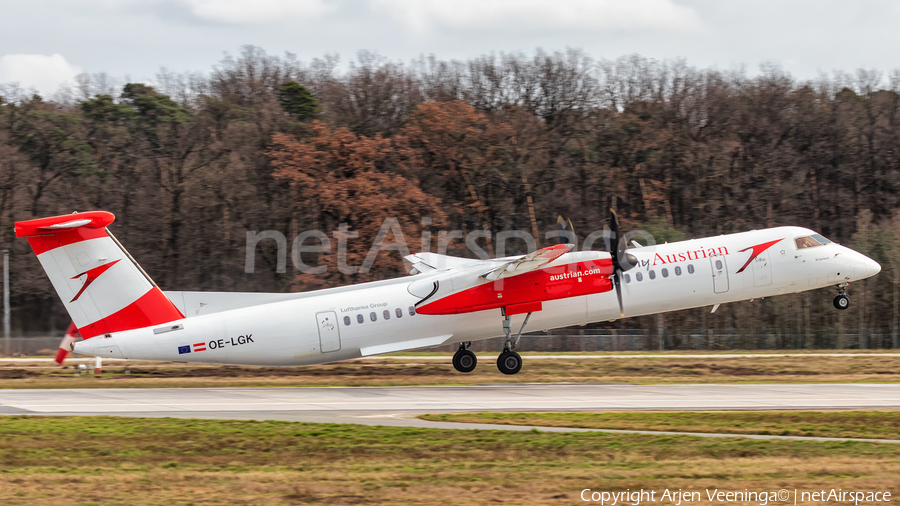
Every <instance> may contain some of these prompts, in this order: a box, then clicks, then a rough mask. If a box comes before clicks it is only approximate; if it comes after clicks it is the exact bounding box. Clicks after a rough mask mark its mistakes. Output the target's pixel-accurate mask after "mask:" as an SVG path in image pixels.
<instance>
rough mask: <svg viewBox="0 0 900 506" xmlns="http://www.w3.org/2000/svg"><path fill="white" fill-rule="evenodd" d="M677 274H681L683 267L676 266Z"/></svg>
mask: <svg viewBox="0 0 900 506" xmlns="http://www.w3.org/2000/svg"><path fill="white" fill-rule="evenodd" d="M675 275H676V276H681V267H678V266H676V267H675Z"/></svg>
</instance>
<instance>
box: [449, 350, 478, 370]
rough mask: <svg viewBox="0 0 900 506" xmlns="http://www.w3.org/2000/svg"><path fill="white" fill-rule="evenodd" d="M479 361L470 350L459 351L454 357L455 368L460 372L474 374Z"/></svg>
mask: <svg viewBox="0 0 900 506" xmlns="http://www.w3.org/2000/svg"><path fill="white" fill-rule="evenodd" d="M476 365H478V359H477V358H476V357H475V354H474V353H472V352H471V351H470V350H459V351H457V352H456V353H455V354H454V355H453V368H454V369H456V370H457V371H459V372H472V371H474V370H475V366H476Z"/></svg>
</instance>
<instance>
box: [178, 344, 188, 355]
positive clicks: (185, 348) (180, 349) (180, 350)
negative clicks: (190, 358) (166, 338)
mask: <svg viewBox="0 0 900 506" xmlns="http://www.w3.org/2000/svg"><path fill="white" fill-rule="evenodd" d="M190 352H191V347H190V346H179V347H178V354H179V355H184V354H185V353H190Z"/></svg>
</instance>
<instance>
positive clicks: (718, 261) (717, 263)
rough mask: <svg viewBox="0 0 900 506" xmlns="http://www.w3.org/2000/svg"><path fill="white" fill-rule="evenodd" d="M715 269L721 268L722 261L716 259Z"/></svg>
mask: <svg viewBox="0 0 900 506" xmlns="http://www.w3.org/2000/svg"><path fill="white" fill-rule="evenodd" d="M716 269H719V270H722V261H721V260H716Z"/></svg>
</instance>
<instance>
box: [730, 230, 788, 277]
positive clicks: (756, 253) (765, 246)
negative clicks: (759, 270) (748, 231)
mask: <svg viewBox="0 0 900 506" xmlns="http://www.w3.org/2000/svg"><path fill="white" fill-rule="evenodd" d="M782 239H784V238H783V237H782ZM780 240H781V239H775V240H774V241H769V242H764V243H762V244H757V245H756V246H750V247H749V248H744V249H742V250H740V251H738V253H743V252H745V251H747V250H749V249H752V250H753V253H751V254H750V258H748V259H747V262H746V263H745V264H744V266H743V267H741V268H740V269H738V271H737V273H736V274H740V273H742V272H744V269H746V268H747V266H748V265H750V262H752V261H753V259H755V258H756V257H758V256H759V255H760V253H762V252H763V251H765V250H767V249H769V248H771V247H772V246H773V245H774V244H775V243H777V242H778V241H780Z"/></svg>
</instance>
